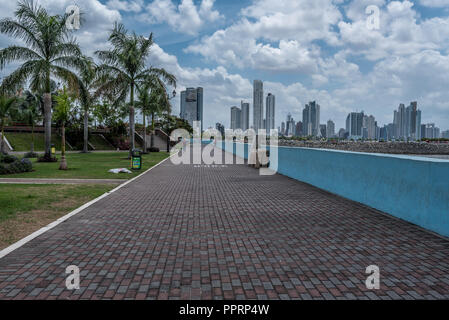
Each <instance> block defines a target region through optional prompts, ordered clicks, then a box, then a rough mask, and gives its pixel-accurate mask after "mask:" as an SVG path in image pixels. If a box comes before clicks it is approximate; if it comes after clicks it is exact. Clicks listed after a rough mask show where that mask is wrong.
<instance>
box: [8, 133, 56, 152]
mask: <svg viewBox="0 0 449 320" xmlns="http://www.w3.org/2000/svg"><path fill="white" fill-rule="evenodd" d="M5 136H6V139H8V141H9V143H10V144H11V146H12V147H13V148H14V151H30V148H31V133H26V132H6V133H5ZM51 142H52V143H53V144H54V145H55V147H56V149H57V150H61V138H60V137H58V136H57V135H55V134H52V136H51ZM44 148H45V141H44V134H43V133H35V134H34V150H35V151H44Z"/></svg>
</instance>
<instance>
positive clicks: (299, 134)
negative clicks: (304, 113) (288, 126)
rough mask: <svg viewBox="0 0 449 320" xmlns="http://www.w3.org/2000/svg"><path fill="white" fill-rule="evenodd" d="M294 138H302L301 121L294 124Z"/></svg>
mask: <svg viewBox="0 0 449 320" xmlns="http://www.w3.org/2000/svg"><path fill="white" fill-rule="evenodd" d="M295 136H297V137H301V136H302V122H301V121H298V122H296V130H295Z"/></svg>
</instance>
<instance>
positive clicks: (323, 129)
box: [319, 124, 327, 138]
mask: <svg viewBox="0 0 449 320" xmlns="http://www.w3.org/2000/svg"><path fill="white" fill-rule="evenodd" d="M319 136H321V137H323V138H327V127H326V125H325V124H320V133H319Z"/></svg>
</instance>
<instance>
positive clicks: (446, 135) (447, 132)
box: [441, 130, 449, 139]
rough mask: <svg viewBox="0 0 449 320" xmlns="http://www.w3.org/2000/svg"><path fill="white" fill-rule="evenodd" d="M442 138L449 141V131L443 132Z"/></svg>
mask: <svg viewBox="0 0 449 320" xmlns="http://www.w3.org/2000/svg"><path fill="white" fill-rule="evenodd" d="M441 138H445V139H449V130H446V131H443V132H441Z"/></svg>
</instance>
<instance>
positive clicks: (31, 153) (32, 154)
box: [23, 151, 39, 158]
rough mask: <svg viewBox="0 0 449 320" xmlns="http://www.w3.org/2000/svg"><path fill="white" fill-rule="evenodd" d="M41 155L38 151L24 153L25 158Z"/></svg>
mask: <svg viewBox="0 0 449 320" xmlns="http://www.w3.org/2000/svg"><path fill="white" fill-rule="evenodd" d="M38 156H39V155H38V154H37V153H36V152H32V151H30V152H27V153H25V154H24V155H23V157H24V158H37V157H38Z"/></svg>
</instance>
